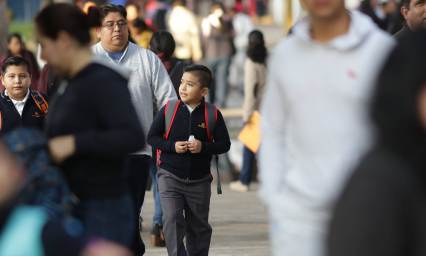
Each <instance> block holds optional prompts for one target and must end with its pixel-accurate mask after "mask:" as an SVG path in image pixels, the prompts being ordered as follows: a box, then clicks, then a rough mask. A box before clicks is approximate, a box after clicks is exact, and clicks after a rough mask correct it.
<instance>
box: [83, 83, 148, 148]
mask: <svg viewBox="0 0 426 256" xmlns="http://www.w3.org/2000/svg"><path fill="white" fill-rule="evenodd" d="M87 82H88V83H92V82H93V83H94V84H102V90H99V89H98V86H87V88H86V91H84V92H82V93H81V94H82V95H86V98H85V101H86V102H89V105H88V106H89V109H88V110H87V111H91V112H92V113H93V116H95V117H96V118H97V122H98V123H99V125H100V126H102V129H98V130H93V131H87V132H82V133H77V134H75V141H76V155H79V154H85V155H92V156H117V155H118V156H123V155H127V154H130V153H133V152H136V151H137V150H140V149H142V148H143V147H144V145H145V137H144V133H143V131H142V127H141V124H140V122H139V119H138V117H137V115H136V111H135V109H134V107H133V104H132V101H131V99H130V93H129V90H128V88H127V81H126V80H125V79H124V78H122V77H120V76H119V75H117V76H107V77H104V78H103V79H102V78H101V79H99V80H98V81H97V83H96V82H95V81H91V80H89V81H87ZM83 93H84V94H83Z"/></svg>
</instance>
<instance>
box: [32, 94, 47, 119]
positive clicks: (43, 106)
mask: <svg viewBox="0 0 426 256" xmlns="http://www.w3.org/2000/svg"><path fill="white" fill-rule="evenodd" d="M30 92H31V97H32V98H33V100H34V102H35V103H36V104H37V107H38V108H39V109H40V110H41V111H42V112H43V113H44V114H45V115H47V114H48V113H49V105H48V104H47V102H46V100H45V99H44V98H43V96H42V95H41V93H39V92H38V91H34V90H31V89H30Z"/></svg>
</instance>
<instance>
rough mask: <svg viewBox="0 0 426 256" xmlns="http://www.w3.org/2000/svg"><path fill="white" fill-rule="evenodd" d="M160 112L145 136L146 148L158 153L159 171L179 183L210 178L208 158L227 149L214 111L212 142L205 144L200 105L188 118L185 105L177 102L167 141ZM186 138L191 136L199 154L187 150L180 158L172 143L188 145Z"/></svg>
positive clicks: (226, 139) (219, 117)
mask: <svg viewBox="0 0 426 256" xmlns="http://www.w3.org/2000/svg"><path fill="white" fill-rule="evenodd" d="M164 110H165V106H164V107H163V108H162V109H161V110H160V111H159V112H158V114H157V116H156V117H155V119H154V122H153V123H152V126H151V129H150V130H149V133H148V144H149V145H151V146H152V147H153V148H157V149H159V150H161V151H162V153H161V164H160V167H161V168H162V169H164V170H167V171H169V172H171V173H173V174H174V175H176V176H178V177H179V178H181V179H189V180H199V179H201V178H203V177H205V176H206V175H208V174H210V164H211V161H212V155H219V154H223V153H226V152H228V151H229V148H230V147H231V141H230V140H229V134H228V129H227V128H226V125H225V121H224V120H223V117H222V114H221V113H220V111H219V110H218V111H217V112H218V113H217V122H216V126H215V130H214V133H213V135H214V142H209V141H208V137H207V129H206V128H205V123H206V120H205V114H204V101H203V102H202V103H201V104H200V105H198V106H197V107H196V108H195V109H194V111H193V112H192V114H191V113H190V112H189V110H188V108H187V107H186V105H185V103H183V102H182V101H181V102H180V104H179V107H178V110H177V111H176V116H175V119H174V121H173V124H172V127H171V129H170V133H169V137H168V139H167V140H165V139H164V138H163V135H164V130H165V117H164ZM203 124H204V125H203ZM190 135H194V137H195V139H197V140H199V141H201V143H202V148H201V152H200V153H198V154H192V153H191V152H190V151H189V150H188V151H187V152H185V153H184V154H178V153H176V148H175V144H176V142H177V141H188V138H189V136H190Z"/></svg>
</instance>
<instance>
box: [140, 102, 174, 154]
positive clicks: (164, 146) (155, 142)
mask: <svg viewBox="0 0 426 256" xmlns="http://www.w3.org/2000/svg"><path fill="white" fill-rule="evenodd" d="M165 108H166V107H165V106H164V107H163V108H161V110H160V111H159V112H158V114H157V115H156V116H155V118H154V122H152V125H151V128H150V129H149V132H148V140H147V141H148V144H149V145H150V146H151V147H153V148H156V149H159V150H161V151H167V152H174V153H176V148H175V144H176V141H170V140H166V139H164V138H163V136H164V129H165V125H166V124H165V123H166V121H165V117H164V110H165Z"/></svg>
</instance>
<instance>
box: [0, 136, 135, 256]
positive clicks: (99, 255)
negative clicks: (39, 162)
mask: <svg viewBox="0 0 426 256" xmlns="http://www.w3.org/2000/svg"><path fill="white" fill-rule="evenodd" d="M27 178H28V173H27V170H26V169H25V166H24V165H22V164H21V163H20V162H18V161H17V158H16V157H15V155H12V154H11V153H10V151H9V150H8V149H7V147H6V146H5V145H4V144H3V143H2V142H0V188H1V189H0V255H14V256H57V255H63V256H130V255H131V254H130V252H128V250H126V249H124V248H123V247H121V246H119V245H117V244H114V243H111V242H106V241H104V240H101V239H98V240H93V241H85V240H84V239H83V238H81V237H75V236H73V235H72V234H70V233H69V232H68V231H67V230H66V229H64V228H63V227H62V225H61V224H59V223H58V222H55V221H52V220H49V218H48V216H47V214H46V213H45V212H44V211H43V210H42V209H41V208H39V207H35V206H27V205H21V204H19V203H18V201H19V196H20V192H21V188H22V187H23V185H24V184H25V181H26V179H27Z"/></svg>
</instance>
